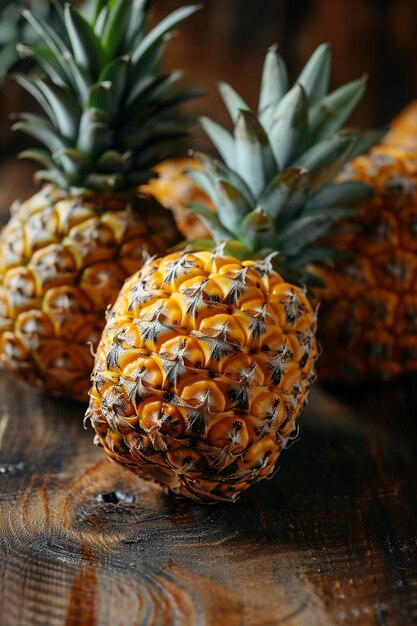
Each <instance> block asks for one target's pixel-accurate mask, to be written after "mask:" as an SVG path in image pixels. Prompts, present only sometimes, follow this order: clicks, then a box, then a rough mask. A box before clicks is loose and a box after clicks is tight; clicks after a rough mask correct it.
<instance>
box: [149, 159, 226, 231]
mask: <svg viewBox="0 0 417 626" xmlns="http://www.w3.org/2000/svg"><path fill="white" fill-rule="evenodd" d="M199 169H201V166H200V164H199V162H198V161H197V159H193V158H188V159H185V158H183V159H169V160H168V161H164V162H163V163H159V164H158V165H157V166H156V167H155V168H154V172H155V173H156V174H157V177H155V178H151V179H150V181H149V182H148V184H147V185H143V186H142V187H140V191H142V192H143V193H147V194H150V195H151V196H153V197H154V198H155V199H156V200H157V201H158V202H159V203H160V204H161V205H162V206H164V207H166V208H167V209H170V210H171V211H172V213H173V215H174V219H175V222H176V224H177V228H178V230H179V231H180V232H181V233H182V234H183V235H184V237H186V238H187V239H210V237H211V235H210V231H209V229H208V228H207V227H206V226H205V225H204V222H203V221H202V220H201V219H200V217H199V216H198V215H197V214H196V213H193V212H192V211H189V210H188V209H187V206H188V205H190V204H196V203H197V204H205V205H207V206H209V207H210V208H211V210H212V211H214V210H215V209H214V206H213V204H212V203H211V202H210V198H209V197H208V196H207V194H205V193H204V192H203V191H202V190H201V189H200V188H199V187H197V186H196V185H194V184H193V182H192V181H191V180H190V178H189V176H187V170H199Z"/></svg>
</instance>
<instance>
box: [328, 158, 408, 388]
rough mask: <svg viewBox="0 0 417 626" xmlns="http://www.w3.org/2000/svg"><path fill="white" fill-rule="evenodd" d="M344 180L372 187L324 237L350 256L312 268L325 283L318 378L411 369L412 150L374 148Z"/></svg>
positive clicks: (352, 377)
mask: <svg viewBox="0 0 417 626" xmlns="http://www.w3.org/2000/svg"><path fill="white" fill-rule="evenodd" d="M341 180H343V181H362V182H365V183H367V184H369V185H370V186H372V188H373V190H374V196H373V198H372V199H371V200H369V202H367V203H365V204H363V205H362V206H361V207H360V210H359V211H358V214H357V216H355V217H354V218H351V219H350V220H348V221H347V222H346V224H345V232H344V233H341V234H339V235H332V236H331V237H330V238H329V239H328V241H327V244H328V245H329V246H332V247H334V248H337V249H340V250H341V251H346V252H347V253H349V255H350V256H349V257H348V258H346V259H343V260H340V261H338V263H337V264H336V266H335V267H334V268H320V269H318V270H317V272H318V274H319V275H320V276H321V278H322V279H323V280H324V281H325V282H326V283H327V289H326V290H325V291H324V293H323V297H322V306H321V309H320V316H319V329H320V334H319V336H320V340H321V342H322V344H323V348H324V353H323V357H322V359H321V360H320V368H319V374H320V376H321V377H323V378H330V379H347V380H361V379H369V378H384V379H389V378H393V377H395V376H398V375H400V374H402V373H405V372H410V371H414V372H415V371H417V255H416V253H417V153H413V152H407V151H404V150H401V149H398V148H393V147H390V146H378V147H376V148H373V149H372V150H371V152H370V153H369V154H368V155H365V156H360V157H358V158H357V159H355V160H354V161H352V162H351V163H349V164H348V165H347V166H346V168H345V170H344V172H343V174H342V175H341Z"/></svg>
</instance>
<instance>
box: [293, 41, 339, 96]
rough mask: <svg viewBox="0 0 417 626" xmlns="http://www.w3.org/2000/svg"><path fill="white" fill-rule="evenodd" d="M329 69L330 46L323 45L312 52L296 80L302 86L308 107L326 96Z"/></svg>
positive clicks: (330, 64)
mask: <svg viewBox="0 0 417 626" xmlns="http://www.w3.org/2000/svg"><path fill="white" fill-rule="evenodd" d="M331 67H332V54H331V50H330V46H329V44H326V43H323V44H321V45H320V46H319V47H318V48H317V49H316V50H315V51H314V52H313V54H312V55H311V57H310V58H309V60H308V61H307V63H306V65H305V66H304V68H303V70H302V72H301V74H300V76H299V77H298V80H297V82H298V83H300V84H301V85H302V86H303V88H304V91H305V93H306V95H307V98H308V101H309V105H310V106H311V105H312V104H314V103H315V102H317V101H318V100H321V99H322V98H323V97H324V96H325V95H326V93H327V89H328V87H329V80H330V71H331Z"/></svg>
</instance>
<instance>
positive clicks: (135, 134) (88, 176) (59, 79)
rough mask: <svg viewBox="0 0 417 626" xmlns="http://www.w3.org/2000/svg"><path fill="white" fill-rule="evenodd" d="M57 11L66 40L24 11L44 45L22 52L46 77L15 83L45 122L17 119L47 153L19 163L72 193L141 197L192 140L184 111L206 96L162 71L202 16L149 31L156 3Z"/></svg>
mask: <svg viewBox="0 0 417 626" xmlns="http://www.w3.org/2000/svg"><path fill="white" fill-rule="evenodd" d="M53 2H54V4H55V8H56V11H57V12H58V14H59V16H60V19H61V21H62V24H63V32H64V36H63V37H61V36H58V35H57V34H56V33H55V31H54V30H53V29H52V28H51V27H50V26H49V25H48V23H47V22H46V21H44V20H42V19H41V18H39V17H36V16H34V15H33V14H32V13H31V12H29V11H23V15H24V17H25V18H26V20H27V21H28V22H29V23H30V24H31V26H32V27H33V29H35V31H36V32H37V33H38V35H39V39H40V43H36V44H32V45H20V46H19V52H20V55H21V56H23V57H27V56H29V57H31V58H33V60H34V61H35V62H36V63H37V65H38V67H40V68H41V69H42V70H43V75H41V76H40V75H34V76H32V75H30V76H25V75H17V76H16V80H17V81H18V82H19V83H20V84H21V85H22V86H23V87H24V88H25V89H26V90H27V91H28V92H30V93H31V94H32V95H33V96H34V97H35V99H36V100H37V101H38V103H39V104H40V106H41V107H42V109H43V112H44V114H45V115H43V116H42V115H38V114H34V113H19V114H17V115H16V116H15V117H16V120H17V121H16V123H15V124H14V126H13V128H14V129H18V130H21V131H23V132H25V133H26V134H28V135H31V136H32V137H34V138H35V139H37V140H38V141H39V142H40V143H41V144H43V146H44V148H42V149H33V150H27V151H25V152H23V153H22V154H21V155H20V156H22V157H29V158H32V159H35V160H37V161H39V162H40V163H41V164H42V165H43V166H44V169H42V170H40V171H39V172H38V174H37V177H38V180H40V181H47V182H52V183H53V184H55V185H57V186H58V187H60V188H61V189H64V190H68V191H71V193H75V194H84V193H105V192H112V193H120V194H134V193H135V190H136V187H137V186H138V185H139V184H142V183H144V182H147V181H148V180H149V178H150V177H151V176H152V173H151V168H152V167H153V166H154V165H155V164H156V163H158V162H159V161H161V160H162V159H164V158H168V157H170V156H172V155H173V154H175V153H177V151H178V143H179V142H181V139H182V138H183V137H184V136H186V135H187V125H186V123H185V120H184V118H183V116H182V115H181V113H180V112H179V110H178V105H179V104H181V103H182V102H184V101H185V100H187V99H188V98H191V97H193V96H195V95H197V94H196V92H195V91H192V90H184V89H182V90H181V89H178V88H177V86H176V84H177V82H178V80H179V79H180V78H181V76H182V73H181V72H178V71H176V72H172V73H169V74H163V73H162V72H161V70H160V62H161V58H162V56H163V53H164V49H165V47H166V43H167V41H168V39H169V37H170V35H171V33H172V31H173V29H174V28H176V26H177V25H178V24H180V23H181V22H182V21H183V20H184V19H185V18H187V17H188V16H190V15H191V14H192V13H194V12H195V11H196V10H197V9H198V8H199V7H198V6H191V5H189V6H184V7H182V8H180V9H178V10H176V11H174V12H173V13H171V14H170V15H168V16H167V17H166V18H165V19H163V20H162V21H161V22H160V23H159V24H157V25H156V26H155V27H154V28H153V29H152V30H149V29H148V28H147V22H148V16H149V5H150V2H149V1H147V0H92V1H91V2H89V3H86V5H85V8H84V9H83V10H77V9H76V8H75V7H74V6H72V5H70V4H65V6H64V7H62V6H61V5H60V2H59V1H58V0H53Z"/></svg>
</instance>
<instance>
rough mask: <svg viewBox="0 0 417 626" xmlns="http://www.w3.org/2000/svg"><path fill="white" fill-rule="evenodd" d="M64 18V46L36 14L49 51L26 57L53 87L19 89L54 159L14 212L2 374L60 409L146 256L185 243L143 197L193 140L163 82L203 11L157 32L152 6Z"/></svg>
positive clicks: (29, 128)
mask: <svg viewBox="0 0 417 626" xmlns="http://www.w3.org/2000/svg"><path fill="white" fill-rule="evenodd" d="M89 9H90V13H89V14H88V15H85V16H83V14H82V13H80V12H79V11H78V10H76V9H75V8H74V7H73V6H71V5H70V4H67V5H66V6H65V9H64V11H63V13H62V20H63V29H64V30H65V32H66V37H65V38H64V41H67V42H68V43H64V42H63V40H61V38H60V37H58V36H57V35H56V34H55V32H54V31H53V30H52V29H51V28H50V27H49V26H48V24H47V23H45V22H44V21H42V20H40V19H37V18H35V17H34V16H33V15H32V14H31V13H30V12H26V13H25V16H26V18H27V20H28V21H29V22H30V23H31V24H32V26H33V27H34V28H35V29H36V30H37V32H38V33H39V36H40V38H41V39H42V40H43V44H44V46H43V47H42V46H39V45H35V46H32V47H24V46H22V47H21V52H22V54H24V55H25V56H27V55H31V56H33V58H34V60H35V61H36V62H37V63H38V65H39V66H40V67H41V68H42V69H43V71H44V73H45V76H44V77H38V76H31V77H24V76H21V77H20V78H19V82H20V83H21V84H22V85H23V86H24V87H25V88H26V89H27V90H28V91H29V92H30V93H31V94H32V95H33V96H35V98H36V99H37V100H38V102H39V104H40V105H41V107H42V108H43V110H44V113H45V116H40V115H37V114H36V115H35V114H28V113H24V114H20V115H18V116H17V122H16V124H15V126H16V128H17V129H20V130H22V131H24V132H26V133H28V134H29V135H31V136H33V137H34V138H35V139H37V140H39V141H40V142H41V143H42V144H43V145H44V149H36V150H29V151H27V152H26V153H25V156H29V157H32V158H35V159H37V160H38V161H40V162H41V163H42V164H43V165H44V169H43V170H41V171H40V172H38V180H39V181H40V182H43V183H44V186H43V187H42V188H41V190H40V191H39V192H38V193H37V194H35V195H34V196H33V197H32V198H31V199H29V200H27V201H26V202H24V203H23V204H21V205H20V206H15V207H14V210H13V214H12V216H11V219H10V222H9V224H8V225H7V226H6V228H5V229H4V230H3V232H2V233H1V235H0V362H1V363H2V365H3V366H4V367H5V368H6V369H7V370H9V371H10V372H12V373H13V374H15V375H16V376H19V377H20V378H22V379H23V380H25V381H26V382H28V383H31V384H33V385H35V386H37V387H38V388H41V389H46V390H47V391H49V392H51V393H53V394H55V395H65V396H70V397H74V398H77V399H87V392H88V388H89V375H90V372H91V369H92V366H93V356H92V353H91V350H92V349H95V348H96V347H97V343H98V340H99V337H100V334H101V331H102V329H103V327H104V323H105V321H104V315H105V311H106V308H107V307H108V305H110V304H112V303H113V302H114V300H115V298H116V296H117V294H118V292H119V291H120V288H121V286H122V285H123V282H124V280H125V279H126V278H127V277H128V276H129V275H131V274H132V273H133V272H135V271H137V270H138V269H139V268H140V267H141V266H142V264H143V261H144V259H145V258H147V256H148V255H153V254H155V253H163V252H165V251H166V248H167V247H169V246H171V245H172V244H173V243H175V241H178V238H179V233H177V231H176V228H175V224H174V222H173V220H172V218H171V217H170V214H169V212H168V211H165V210H164V209H162V207H159V206H157V205H156V203H155V201H152V202H151V201H150V200H146V199H144V198H138V197H137V192H136V188H137V186H138V185H139V184H141V183H143V182H145V181H147V180H148V179H149V177H150V176H151V175H152V173H151V168H152V167H153V166H154V165H155V164H156V163H158V162H159V161H160V160H161V158H164V157H167V156H169V155H170V154H173V153H175V151H176V149H177V144H178V139H179V138H180V137H181V136H182V135H183V134H184V128H185V124H184V120H183V119H182V117H181V115H180V114H179V113H178V111H177V109H176V104H177V103H178V102H181V101H182V100H183V99H184V98H185V97H188V96H189V95H190V94H188V93H187V92H183V91H181V92H179V91H178V90H173V89H172V86H173V84H174V83H176V81H177V79H178V78H179V75H178V73H173V74H171V75H162V74H161V73H160V71H159V66H160V58H161V55H162V53H163V50H164V47H165V43H166V40H167V36H168V35H169V33H170V32H171V31H172V29H173V28H175V27H176V26H177V24H179V23H180V22H181V21H182V20H183V19H184V18H186V17H187V16H189V15H191V14H192V13H193V12H194V11H195V9H196V7H192V6H189V7H184V8H182V9H178V10H177V11H175V12H174V13H172V14H171V15H169V16H168V17H167V18H165V19H164V20H163V21H162V22H161V23H160V24H159V25H157V26H156V27H155V28H154V29H153V30H150V31H149V32H147V29H146V23H147V18H148V3H140V4H138V3H135V2H133V0H120V2H116V3H107V2H106V3H103V2H102V1H101V0H97V1H96V2H95V3H90V4H89Z"/></svg>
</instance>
